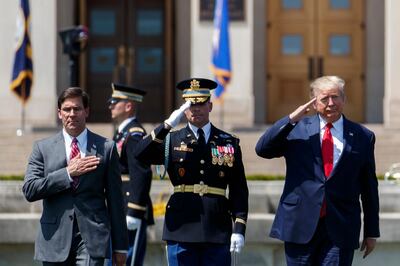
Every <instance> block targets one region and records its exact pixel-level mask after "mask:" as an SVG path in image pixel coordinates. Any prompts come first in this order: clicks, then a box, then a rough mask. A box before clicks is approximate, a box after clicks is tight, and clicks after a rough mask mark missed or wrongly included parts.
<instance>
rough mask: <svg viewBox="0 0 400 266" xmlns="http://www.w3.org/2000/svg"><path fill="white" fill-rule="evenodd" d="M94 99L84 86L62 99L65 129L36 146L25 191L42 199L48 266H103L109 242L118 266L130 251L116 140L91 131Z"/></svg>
mask: <svg viewBox="0 0 400 266" xmlns="http://www.w3.org/2000/svg"><path fill="white" fill-rule="evenodd" d="M88 115H89V97H88V95H87V94H86V92H85V91H83V90H82V89H81V88H77V87H73V88H68V89H66V90H64V91H63V92H62V93H61V95H60V96H59V98H58V117H59V119H60V120H61V121H62V124H63V130H62V131H61V132H59V133H58V134H56V135H55V136H52V137H49V138H47V139H44V140H40V141H37V142H35V144H34V147H33V151H32V154H31V156H30V158H29V162H28V167H27V171H26V175H25V183H24V185H23V188H22V190H23V192H24V195H25V197H26V199H27V200H28V201H30V202H32V201H36V200H43V213H42V217H41V219H40V226H39V231H38V235H37V239H36V242H35V259H36V260H39V261H42V262H43V265H103V264H104V258H105V257H106V256H107V254H109V251H108V249H109V247H110V245H109V243H110V238H111V240H112V247H113V249H114V253H113V257H114V261H115V262H116V265H124V264H125V259H126V252H127V248H128V239H127V229H126V222H125V214H124V207H123V206H124V199H123V196H122V190H121V177H120V170H119V165H118V154H117V151H116V148H115V144H114V142H113V141H110V140H107V139H105V138H103V137H101V136H99V135H97V134H94V133H92V132H91V131H89V130H88V129H87V128H86V118H87V117H88Z"/></svg>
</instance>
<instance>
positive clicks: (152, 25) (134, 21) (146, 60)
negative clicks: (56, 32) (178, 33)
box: [80, 0, 174, 122]
mask: <svg viewBox="0 0 400 266" xmlns="http://www.w3.org/2000/svg"><path fill="white" fill-rule="evenodd" d="M81 2H83V4H82V5H83V6H81V8H82V10H83V11H82V15H81V20H82V23H83V24H86V25H88V27H89V45H88V48H87V51H86V53H85V55H86V57H85V58H84V60H82V62H81V65H80V66H81V69H82V71H81V73H82V75H81V79H80V80H81V84H84V86H83V87H85V88H86V89H87V91H88V92H89V94H90V96H91V105H90V109H91V114H90V117H89V118H90V119H89V121H91V122H108V121H110V111H109V109H108V106H107V99H108V98H109V97H110V95H111V82H118V83H123V84H127V85H131V86H134V87H137V88H139V89H142V90H145V91H146V92H147V94H146V96H145V97H144V100H143V103H142V104H140V105H139V107H138V113H137V115H138V118H139V120H140V121H142V122H159V121H162V120H163V119H164V118H165V116H166V113H167V112H169V110H170V109H171V107H172V104H173V102H172V101H173V91H174V90H173V82H174V80H173V78H172V73H173V71H172V67H173V60H172V58H173V54H172V51H173V44H172V40H173V38H172V19H171V18H172V7H171V5H172V2H171V1H168V0H135V1H133V0H130V1H120V0H88V1H86V2H85V1H81Z"/></svg>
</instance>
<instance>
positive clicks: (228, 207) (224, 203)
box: [136, 124, 248, 244]
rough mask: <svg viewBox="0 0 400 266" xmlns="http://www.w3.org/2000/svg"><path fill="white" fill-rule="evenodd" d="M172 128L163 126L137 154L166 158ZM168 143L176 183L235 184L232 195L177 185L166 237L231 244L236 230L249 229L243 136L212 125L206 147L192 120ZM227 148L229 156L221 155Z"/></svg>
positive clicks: (222, 187) (168, 212) (221, 186)
mask: <svg viewBox="0 0 400 266" xmlns="http://www.w3.org/2000/svg"><path fill="white" fill-rule="evenodd" d="M168 132H169V130H167V129H165V128H164V125H163V124H162V125H160V126H159V127H157V128H156V129H155V130H154V131H153V132H152V134H151V135H150V136H147V137H146V138H145V139H144V140H143V141H142V142H141V143H140V144H139V147H138V149H137V153H136V156H137V158H138V159H139V160H141V161H143V162H146V163H149V164H164V161H165V141H164V140H165V137H166V135H167V134H168ZM168 149H169V158H168V167H167V171H168V174H169V178H170V180H171V183H172V185H173V186H174V187H175V189H176V188H182V187H183V185H185V186H188V185H189V186H192V185H195V184H197V186H198V184H204V185H207V186H208V188H209V189H210V187H212V188H213V189H214V188H217V190H220V191H221V190H225V189H227V188H229V195H228V194H227V195H226V196H223V195H215V194H209V193H204V194H203V193H201V191H200V193H194V192H182V191H179V192H177V191H175V192H174V194H172V196H171V197H170V199H169V201H168V204H167V208H166V214H165V223H164V232H163V240H173V241H178V242H210V243H223V244H227V243H229V242H230V236H231V234H232V230H233V232H235V233H240V234H243V235H244V233H245V229H246V220H247V213H248V188H247V183H246V178H245V173H244V167H243V163H242V154H241V150H240V146H239V139H237V138H235V137H233V136H232V135H230V134H227V133H225V132H223V131H221V130H219V129H217V128H216V127H214V126H213V125H211V132H210V138H209V140H208V143H207V145H206V147H200V146H199V145H198V143H197V139H196V137H195V135H194V134H193V132H192V131H191V130H190V128H189V126H187V127H185V128H182V129H180V130H178V131H175V132H171V133H170V144H169V147H168ZM218 150H219V152H218ZM223 150H225V153H226V156H228V157H230V158H226V161H225V159H223V158H222V159H218V158H219V157H223V156H222V155H224V152H223ZM226 156H225V157H226ZM232 157H234V159H232ZM218 160H219V161H218ZM179 186H180V187H179ZM203 192H205V191H203ZM232 224H233V228H232Z"/></svg>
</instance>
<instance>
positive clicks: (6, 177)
mask: <svg viewBox="0 0 400 266" xmlns="http://www.w3.org/2000/svg"><path fill="white" fill-rule="evenodd" d="M246 178H247V180H256V181H274V180H284V179H285V177H284V176H283V175H263V174H255V175H248V176H247V177H246ZM153 179H154V180H159V179H160V177H158V176H153ZM164 179H165V180H168V176H166V177H165V178H164ZM378 179H379V180H383V175H378ZM0 180H14V181H18V180H24V176H23V175H0Z"/></svg>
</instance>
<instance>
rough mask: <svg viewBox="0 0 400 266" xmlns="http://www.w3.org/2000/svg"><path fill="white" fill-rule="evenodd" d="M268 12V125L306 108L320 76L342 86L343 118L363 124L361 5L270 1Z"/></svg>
mask: <svg viewBox="0 0 400 266" xmlns="http://www.w3.org/2000/svg"><path fill="white" fill-rule="evenodd" d="M267 8H268V9H267V14H268V17H267V18H268V22H267V44H268V47H267V85H268V89H267V93H266V95H267V100H266V103H267V108H266V110H267V115H266V117H267V122H268V123H272V122H274V121H276V120H277V119H279V118H281V117H283V116H285V115H288V114H289V113H290V112H292V111H293V110H295V109H296V108H297V107H298V106H299V105H301V104H303V103H305V102H306V101H307V100H308V99H309V95H310V91H309V84H310V82H311V81H312V80H313V79H315V78H317V77H319V76H322V75H337V76H340V77H342V78H343V79H344V80H345V81H346V87H345V91H346V100H347V102H346V107H345V110H344V112H345V115H346V116H347V117H349V118H351V119H353V120H355V121H359V122H362V121H363V120H364V75H363V71H364V62H363V60H364V59H363V54H364V36H363V35H364V27H363V18H364V17H363V16H364V10H363V1H362V0H347V1H346V0H279V1H273V0H270V1H268V5H267Z"/></svg>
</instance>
